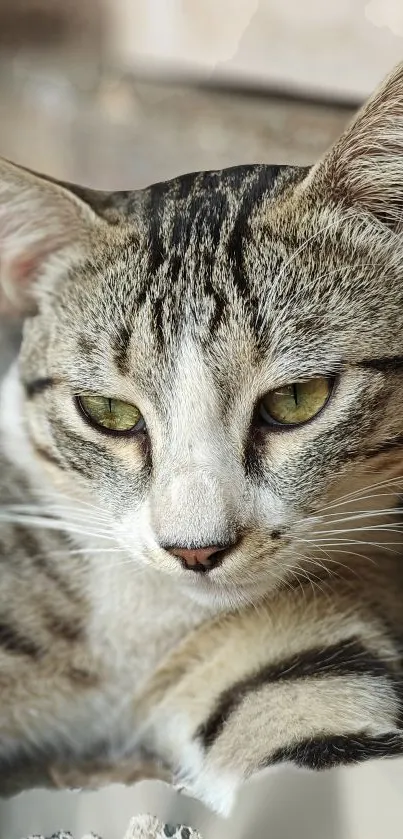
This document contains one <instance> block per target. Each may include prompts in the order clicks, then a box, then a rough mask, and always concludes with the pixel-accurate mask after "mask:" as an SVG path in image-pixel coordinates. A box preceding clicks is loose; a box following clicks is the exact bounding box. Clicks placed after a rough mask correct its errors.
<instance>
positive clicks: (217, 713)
mask: <svg viewBox="0 0 403 839" xmlns="http://www.w3.org/2000/svg"><path fill="white" fill-rule="evenodd" d="M356 674H361V675H369V676H372V677H384V678H385V677H387V678H388V677H389V676H390V670H389V668H388V667H387V666H386V664H384V662H383V661H381V660H380V659H379V658H378V657H377V656H375V655H373V654H372V653H371V652H370V651H369V650H367V649H366V648H365V647H364V646H363V645H362V644H361V643H360V641H359V640H358V639H356V638H350V639H346V640H344V641H340V642H339V643H338V644H330V645H329V646H328V647H325V648H324V649H323V648H322V647H315V648H313V649H310V650H305V651H304V652H301V653H298V654H296V655H294V656H292V657H291V658H286V659H284V660H283V661H280V662H278V664H269V665H267V666H266V667H262V668H261V670H259V671H258V672H256V673H253V674H252V675H251V676H249V677H247V678H245V679H242V680H241V681H239V682H236V683H235V684H233V685H232V686H231V687H230V688H228V689H227V690H225V691H223V693H222V694H221V695H220V697H219V698H218V701H217V704H216V707H215V709H214V710H213V712H212V713H211V714H210V716H209V718H208V719H207V720H206V722H205V723H203V725H202V726H200V728H199V729H198V731H197V732H196V737H198V738H200V739H201V740H202V742H203V745H204V746H205V747H206V748H208V747H210V746H212V744H213V743H214V742H215V740H216V739H217V737H218V736H219V735H220V733H221V731H222V730H223V728H224V725H225V723H226V721H227V720H228V718H229V717H230V716H231V715H232V714H233V713H234V712H235V711H236V710H237V708H238V707H239V706H240V705H241V703H242V702H243V700H244V699H246V698H247V697H248V696H250V695H251V694H252V693H254V692H255V691H257V690H259V689H260V688H262V687H264V686H265V685H267V684H273V683H276V682H284V681H288V682H289V681H295V680H297V679H305V678H308V677H309V678H319V677H322V676H352V675H356Z"/></svg>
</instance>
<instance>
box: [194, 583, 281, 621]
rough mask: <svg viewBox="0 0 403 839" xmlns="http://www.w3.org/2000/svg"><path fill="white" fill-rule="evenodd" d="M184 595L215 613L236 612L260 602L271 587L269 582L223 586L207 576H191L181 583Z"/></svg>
mask: <svg viewBox="0 0 403 839" xmlns="http://www.w3.org/2000/svg"><path fill="white" fill-rule="evenodd" d="M182 585H183V589H184V590H185V591H186V594H187V595H188V596H189V597H190V598H191V600H194V601H195V602H196V603H200V604H201V605H202V606H209V607H211V609H212V610H213V611H214V612H215V613H217V612H224V611H229V610H230V611H236V610H238V609H241V608H242V607H244V606H248V605H250V604H252V603H253V604H256V603H258V602H259V601H260V600H262V599H263V598H264V597H265V596H267V594H268V593H269V591H270V590H271V586H270V584H269V582H268V583H267V585H266V586H265V585H264V584H263V582H262V581H260V584H256V585H254V586H251V585H249V586H236V585H234V584H229V583H227V584H223V582H218V581H215V580H214V579H212V578H210V577H209V576H201V575H200V576H199V575H197V576H196V575H193V574H192V576H191V577H190V575H189V579H186V580H185V581H183V583H182Z"/></svg>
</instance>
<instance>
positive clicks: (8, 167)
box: [0, 159, 102, 314]
mask: <svg viewBox="0 0 403 839" xmlns="http://www.w3.org/2000/svg"><path fill="white" fill-rule="evenodd" d="M100 224H102V221H101V219H100V217H99V216H98V215H97V213H96V212H94V210H93V209H92V208H91V207H90V206H89V204H88V203H87V202H86V201H84V200H82V199H81V198H80V197H78V196H77V195H75V194H74V193H73V192H72V191H71V189H69V188H67V187H65V186H64V185H62V184H59V183H57V182H55V181H51V180H48V179H46V178H44V177H41V176H40V175H36V174H35V173H32V172H30V171H28V170H25V169H23V168H21V167H19V166H15V165H14V164H12V163H9V162H8V161H5V160H1V159H0V313H2V314H4V313H5V312H7V313H8V312H10V311H12V310H14V311H19V312H21V313H26V312H30V311H32V310H34V309H35V286H36V281H37V280H38V279H39V278H41V277H44V276H45V275H46V274H48V275H49V277H50V275H51V274H52V276H54V277H55V279H56V277H57V276H58V275H60V274H61V273H62V272H63V270H65V269H66V267H68V265H69V264H71V263H73V262H74V261H75V260H76V259H79V258H80V257H81V256H82V255H83V254H84V253H85V250H86V248H88V243H89V241H90V239H91V236H92V235H93V234H94V231H95V229H96V227H97V225H98V226H99V225H100Z"/></svg>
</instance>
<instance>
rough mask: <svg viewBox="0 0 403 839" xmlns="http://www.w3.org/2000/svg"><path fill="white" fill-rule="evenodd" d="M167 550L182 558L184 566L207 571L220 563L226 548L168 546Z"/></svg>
mask: <svg viewBox="0 0 403 839" xmlns="http://www.w3.org/2000/svg"><path fill="white" fill-rule="evenodd" d="M166 550H167V551H168V552H169V553H170V554H172V556H177V557H178V559H180V561H181V563H182V565H183V567H184V568H187V569H189V571H199V573H202V574H203V573H205V572H206V571H210V570H211V568H214V567H215V566H216V565H218V564H219V563H220V562H221V561H222V559H223V558H224V553H225V550H226V548H225V547H223V548H219V547H217V546H212V547H209V548H176V547H173V548H166Z"/></svg>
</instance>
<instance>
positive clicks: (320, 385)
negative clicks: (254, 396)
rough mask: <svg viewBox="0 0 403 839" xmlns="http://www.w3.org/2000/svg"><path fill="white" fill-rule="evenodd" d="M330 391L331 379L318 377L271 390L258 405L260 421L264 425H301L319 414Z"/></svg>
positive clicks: (331, 386)
mask: <svg viewBox="0 0 403 839" xmlns="http://www.w3.org/2000/svg"><path fill="white" fill-rule="evenodd" d="M332 388H333V379H331V378H329V377H326V376H318V377H317V378H316V379H308V380H307V381H305V382H295V383H293V384H291V385H286V386H285V387H280V388H278V390H271V391H270V392H269V393H267V394H266V396H264V398H263V399H262V401H261V403H260V406H259V416H260V419H261V420H263V422H264V423H265V424H267V425H274V426H276V425H277V426H278V425H281V426H295V425H302V424H303V423H305V422H308V420H311V419H313V417H315V416H316V415H317V414H318V413H319V411H321V410H322V408H323V407H324V405H326V402H327V400H328V399H329V396H330V394H331V392H332Z"/></svg>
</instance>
